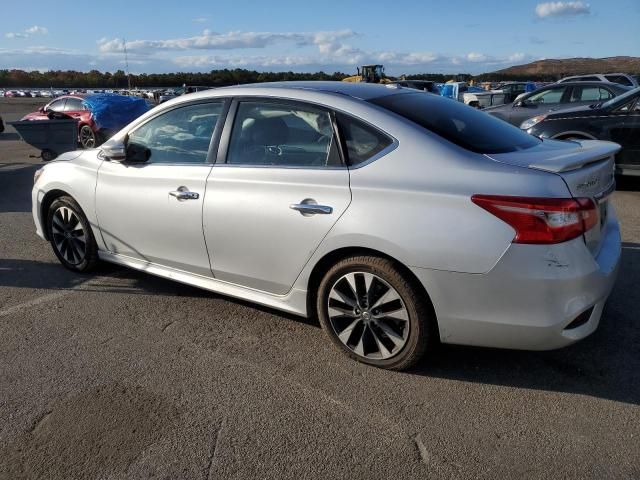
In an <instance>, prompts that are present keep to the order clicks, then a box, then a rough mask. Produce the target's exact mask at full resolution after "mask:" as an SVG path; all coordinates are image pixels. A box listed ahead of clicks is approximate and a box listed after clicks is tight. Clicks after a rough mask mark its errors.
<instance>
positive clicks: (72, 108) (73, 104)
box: [64, 98, 85, 112]
mask: <svg viewBox="0 0 640 480" xmlns="http://www.w3.org/2000/svg"><path fill="white" fill-rule="evenodd" d="M79 110H85V108H84V106H83V105H82V100H80V99H79V98H67V104H66V105H65V106H64V111H65V112H76V111H79Z"/></svg>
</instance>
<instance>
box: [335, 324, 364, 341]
mask: <svg viewBox="0 0 640 480" xmlns="http://www.w3.org/2000/svg"><path fill="white" fill-rule="evenodd" d="M360 321H361V320H360V319H359V318H357V319H355V320H354V321H353V322H351V323H350V324H349V325H348V326H347V328H345V329H344V330H343V331H342V332H340V333H339V334H338V338H339V339H340V340H342V343H344V344H345V345H347V344H348V343H349V339H350V338H351V335H352V334H353V330H354V329H355V328H356V327H357V326H358V323H360Z"/></svg>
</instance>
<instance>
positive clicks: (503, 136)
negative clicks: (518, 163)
mask: <svg viewBox="0 0 640 480" xmlns="http://www.w3.org/2000/svg"><path fill="white" fill-rule="evenodd" d="M370 101H371V102H372V103H375V104H376V105H380V106H381V107H384V108H386V109H388V110H391V111H392V112H394V113H397V114H399V115H401V116H403V117H405V118H407V119H409V120H411V121H413V122H415V123H417V124H418V125H420V126H422V127H424V128H426V129H427V130H430V131H432V132H434V133H436V134H438V135H440V136H441V137H443V138H445V139H447V140H449V141H450V142H453V143H455V144H456V145H459V146H461V147H463V148H465V149H467V150H471V151H473V152H479V153H504V152H513V151H516V150H524V149H526V148H531V147H533V146H535V145H537V144H538V143H540V140H538V139H537V138H535V137H533V136H531V135H528V134H527V133H525V132H523V131H522V130H520V129H519V128H516V127H514V126H513V125H510V124H508V123H507V122H504V121H502V120H499V119H497V118H494V117H492V116H490V115H488V114H487V113H484V112H481V111H479V110H476V109H475V108H472V107H469V106H467V105H465V104H463V103H461V102H457V101H454V100H450V99H447V98H443V97H437V96H435V95H424V94H420V93H409V94H396V95H388V96H385V97H380V98H376V99H373V100H370Z"/></svg>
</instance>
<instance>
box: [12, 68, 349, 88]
mask: <svg viewBox="0 0 640 480" xmlns="http://www.w3.org/2000/svg"><path fill="white" fill-rule="evenodd" d="M347 76H348V75H347V74H346V73H340V72H335V73H325V72H315V73H295V72H257V71H255V70H244V69H239V68H238V69H234V70H229V69H224V70H212V71H211V72H209V73H187V72H177V73H150V74H146V73H143V74H138V75H134V74H131V75H129V77H128V78H127V74H126V73H125V72H124V71H122V70H118V71H116V72H114V73H110V72H99V71H98V70H91V71H89V72H77V71H73V70H67V71H62V70H52V71H48V72H40V71H29V72H27V71H24V70H0V87H5V88H10V87H25V88H30V87H41V88H48V87H56V88H61V87H69V88H73V87H78V88H127V86H128V85H129V81H130V82H131V86H132V87H136V86H137V87H177V86H181V85H184V84H186V85H202V86H210V87H223V86H228V85H238V84H242V83H256V82H280V81H288V80H342V79H343V78H345V77H347Z"/></svg>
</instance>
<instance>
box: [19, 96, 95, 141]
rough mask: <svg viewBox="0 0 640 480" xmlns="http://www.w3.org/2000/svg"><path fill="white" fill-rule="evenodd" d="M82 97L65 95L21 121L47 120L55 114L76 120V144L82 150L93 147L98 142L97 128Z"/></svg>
mask: <svg viewBox="0 0 640 480" xmlns="http://www.w3.org/2000/svg"><path fill="white" fill-rule="evenodd" d="M83 99H84V96H83V95H66V96H62V97H59V98H56V99H55V100H53V101H51V102H49V103H47V104H46V105H45V106H44V107H40V108H39V109H38V110H37V111H35V112H32V113H29V114H27V115H25V116H24V117H22V120H49V118H50V117H51V116H55V114H64V115H67V116H69V117H72V118H76V119H78V142H79V143H80V145H82V147H83V148H93V147H95V146H96V145H97V144H98V142H99V140H98V132H99V128H98V126H97V125H96V124H95V122H94V121H93V118H92V116H91V111H90V110H89V109H87V108H86V107H85V106H84V105H83V104H82V101H83Z"/></svg>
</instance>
